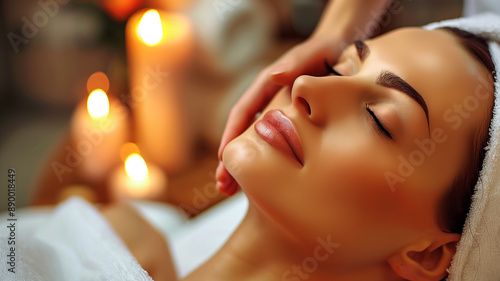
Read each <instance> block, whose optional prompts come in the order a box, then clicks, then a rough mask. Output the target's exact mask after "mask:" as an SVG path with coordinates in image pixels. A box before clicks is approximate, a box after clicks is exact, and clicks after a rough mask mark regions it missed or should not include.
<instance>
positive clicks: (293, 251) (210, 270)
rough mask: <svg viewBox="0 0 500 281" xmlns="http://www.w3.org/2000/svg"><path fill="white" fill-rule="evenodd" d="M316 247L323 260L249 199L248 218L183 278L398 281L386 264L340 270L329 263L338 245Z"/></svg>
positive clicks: (199, 280)
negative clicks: (224, 242) (218, 248)
mask: <svg viewBox="0 0 500 281" xmlns="http://www.w3.org/2000/svg"><path fill="white" fill-rule="evenodd" d="M340 246H341V245H340ZM317 247H322V250H320V252H321V253H322V257H321V260H317V259H315V258H314V257H313V256H314V255H313V254H312V252H310V253H309V255H308V254H306V252H305V250H304V249H299V248H298V246H297V241H296V240H294V239H293V237H291V235H288V234H287V233H286V232H285V231H284V230H283V228H281V227H280V226H279V225H278V224H277V223H276V221H274V220H273V219H272V218H270V217H269V216H268V215H267V214H265V213H264V212H262V211H260V210H259V209H258V207H256V206H255V205H253V204H252V203H251V202H250V203H249V209H248V212H247V214H246V216H245V218H244V219H243V221H242V223H241V224H240V226H239V227H238V229H237V230H236V231H235V233H234V234H233V235H232V236H231V237H230V239H229V240H228V241H227V242H226V244H225V245H224V246H223V247H222V248H221V249H220V250H219V251H218V252H217V253H216V254H215V255H214V256H213V257H212V258H210V260H208V261H207V262H206V263H205V264H203V265H202V266H200V267H199V268H198V269H196V270H195V271H194V272H193V273H191V274H190V275H189V276H187V277H186V278H185V279H183V281H193V280H197V281H202V280H220V281H229V280H231V281H232V280H245V281H246V280H260V281H276V280H290V281H291V280H294V281H295V280H297V281H298V280H309V281H323V280H325V281H326V280H329V281H331V280H336V281H354V280H384V281H388V280H399V279H393V278H389V276H390V269H389V266H387V265H385V264H384V265H380V266H365V267H363V268H354V269H353V270H338V269H336V268H335V267H334V266H333V265H331V264H329V263H328V262H329V261H330V260H331V259H332V258H333V255H334V254H335V253H334V250H335V248H336V247H339V245H338V244H335V243H332V241H329V240H328V239H322V241H321V242H318V245H317ZM326 256H328V258H326Z"/></svg>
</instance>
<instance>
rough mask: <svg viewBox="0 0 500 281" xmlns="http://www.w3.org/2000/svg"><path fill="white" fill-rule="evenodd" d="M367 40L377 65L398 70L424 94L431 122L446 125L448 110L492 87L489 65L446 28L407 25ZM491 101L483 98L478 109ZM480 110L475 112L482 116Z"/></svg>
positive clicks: (396, 71) (472, 120)
mask: <svg viewBox="0 0 500 281" xmlns="http://www.w3.org/2000/svg"><path fill="white" fill-rule="evenodd" d="M367 44H368V45H369V47H370V49H371V51H372V52H371V54H372V55H373V56H372V55H370V56H371V57H372V58H373V61H372V62H373V63H374V64H378V66H377V67H382V68H388V69H389V70H391V71H393V72H395V73H397V74H398V75H400V76H401V77H402V78H403V79H404V80H405V81H407V82H408V83H409V84H410V85H411V86H412V87H413V88H415V89H416V90H417V91H418V92H419V93H420V94H421V95H422V97H423V98H424V100H425V101H426V103H427V106H428V108H429V117H430V119H431V125H432V124H434V125H439V126H445V125H447V124H443V115H444V114H445V113H446V112H447V111H449V110H450V109H451V110H453V108H456V106H457V105H458V106H460V105H463V104H464V103H467V102H468V101H469V100H471V99H472V98H474V96H475V95H477V94H478V91H482V94H484V92H485V91H492V85H493V83H492V81H491V79H490V77H489V76H488V74H487V71H486V69H485V68H484V67H483V66H482V65H481V64H480V63H479V62H477V61H476V60H475V59H474V58H473V57H472V55H470V54H469V53H468V52H467V51H466V50H465V49H464V48H463V47H462V45H461V44H460V42H459V41H458V39H457V38H455V36H454V35H452V34H451V33H449V32H447V31H444V30H425V29H421V28H404V29H399V30H396V31H393V32H390V33H388V34H386V35H384V36H381V37H378V38H376V39H373V40H371V41H368V42H367ZM367 63H368V61H367ZM488 104H490V102H483V105H482V106H480V105H479V106H477V109H479V110H475V111H479V112H481V111H483V112H484V110H485V108H486V107H487V106H488ZM479 112H478V114H472V115H477V117H478V118H480V116H481V114H479ZM475 119H476V118H471V120H470V121H471V122H472V123H475V121H477V120H475ZM476 124H477V123H476ZM448 125H449V124H448Z"/></svg>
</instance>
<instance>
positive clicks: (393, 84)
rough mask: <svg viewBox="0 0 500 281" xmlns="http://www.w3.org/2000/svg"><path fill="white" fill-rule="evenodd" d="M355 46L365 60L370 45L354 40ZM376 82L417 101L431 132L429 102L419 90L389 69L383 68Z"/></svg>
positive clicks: (362, 59) (361, 58)
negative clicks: (427, 102)
mask: <svg viewBox="0 0 500 281" xmlns="http://www.w3.org/2000/svg"><path fill="white" fill-rule="evenodd" d="M354 46H355V47H356V51H357V53H358V57H359V59H360V60H361V61H364V60H365V58H366V56H367V55H368V54H369V52H370V49H369V48H368V45H366V44H365V42H363V41H359V40H357V41H355V42H354ZM376 83H377V84H378V85H380V86H383V87H387V88H391V89H395V90H398V91H400V92H402V93H404V94H406V95H408V96H409V97H410V98H412V99H413V100H414V101H416V102H417V103H418V104H419V105H420V107H422V109H423V110H424V112H425V118H426V119H427V129H428V130H429V133H430V124H429V123H430V122H429V109H428V108H427V104H426V103H425V100H424V98H423V97H422V95H420V94H419V93H418V92H417V90H415V89H414V88H413V87H412V86H411V85H410V84H408V83H407V82H406V81H405V80H403V78H401V77H399V76H398V75H397V74H395V73H393V72H391V71H389V70H382V71H381V72H380V74H379V76H378V77H377V82H376Z"/></svg>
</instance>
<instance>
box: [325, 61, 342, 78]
mask: <svg viewBox="0 0 500 281" xmlns="http://www.w3.org/2000/svg"><path fill="white" fill-rule="evenodd" d="M325 68H326V70H327V71H328V73H330V74H334V75H337V76H342V74H340V73H338V72H337V71H335V69H333V67H332V66H331V65H330V64H329V63H328V61H326V60H325Z"/></svg>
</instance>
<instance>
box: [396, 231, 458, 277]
mask: <svg viewBox="0 0 500 281" xmlns="http://www.w3.org/2000/svg"><path fill="white" fill-rule="evenodd" d="M459 240H460V234H455V233H442V235H440V236H439V238H438V240H434V241H433V240H430V239H426V240H418V241H416V242H414V243H412V244H410V245H408V246H407V247H405V248H403V249H402V250H400V251H399V252H397V253H396V254H394V255H392V256H391V257H389V258H388V259H387V262H388V263H389V265H390V266H391V268H392V270H394V272H395V273H396V274H397V275H398V276H401V277H402V278H404V279H405V280H412V281H424V280H426V281H429V280H441V279H443V278H444V277H446V274H447V272H446V269H447V268H448V267H449V266H450V263H451V259H452V258H453V255H454V254H455V251H456V245H457V242H458V241H459Z"/></svg>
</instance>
